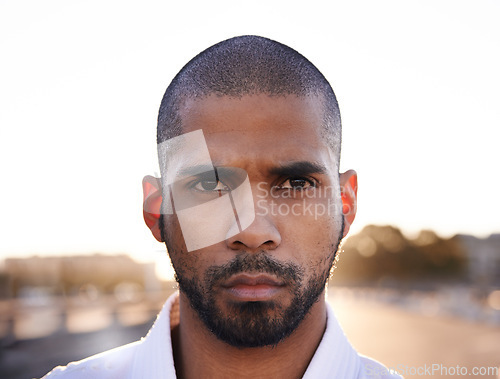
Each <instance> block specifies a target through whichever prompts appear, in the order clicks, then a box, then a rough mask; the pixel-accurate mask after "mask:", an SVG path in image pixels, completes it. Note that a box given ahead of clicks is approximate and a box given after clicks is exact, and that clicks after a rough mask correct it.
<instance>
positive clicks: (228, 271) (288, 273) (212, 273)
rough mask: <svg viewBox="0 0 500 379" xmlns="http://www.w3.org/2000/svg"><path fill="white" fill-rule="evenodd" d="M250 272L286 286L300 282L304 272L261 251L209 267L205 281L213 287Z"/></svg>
mask: <svg viewBox="0 0 500 379" xmlns="http://www.w3.org/2000/svg"><path fill="white" fill-rule="evenodd" d="M252 272H253V273H267V274H271V275H274V276H276V277H277V278H278V279H280V280H282V281H283V282H285V283H286V284H293V283H298V282H301V281H302V278H303V277H304V270H303V269H302V268H301V267H300V266H298V265H296V264H293V263H290V262H280V261H278V260H276V259H274V258H272V257H271V256H269V254H267V253H265V252H264V251H262V252H259V253H255V254H248V253H243V254H239V255H237V256H235V257H234V258H233V259H232V260H231V261H229V262H227V263H225V264H223V265H220V266H210V267H209V268H208V270H207V273H206V279H207V281H208V282H209V283H210V286H213V285H215V284H216V283H219V282H221V281H224V280H227V279H229V278H230V277H231V276H233V275H236V274H240V273H252Z"/></svg>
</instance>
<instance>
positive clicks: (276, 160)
mask: <svg viewBox="0 0 500 379" xmlns="http://www.w3.org/2000/svg"><path fill="white" fill-rule="evenodd" d="M180 115H181V119H182V125H183V132H184V133H189V132H193V131H195V130H199V129H202V130H203V134H204V136H205V140H206V143H207V146H208V150H209V153H210V158H211V161H212V163H213V165H214V167H215V168H216V170H217V168H222V167H224V168H238V169H243V170H245V171H246V173H247V174H248V178H249V181H250V186H251V189H252V196H253V201H254V206H255V219H254V221H253V223H252V224H251V225H250V226H249V227H248V228H246V229H244V230H243V231H242V232H240V233H239V234H236V235H234V236H232V237H229V238H227V239H226V240H224V241H222V242H219V243H216V244H214V245H211V246H208V247H205V248H202V249H199V250H194V251H189V252H188V249H187V248H186V244H185V242H184V239H183V235H182V230H181V227H180V224H179V221H178V218H177V216H176V215H175V214H174V215H171V214H168V215H164V216H163V217H164V230H163V234H164V236H165V241H166V244H167V248H168V251H169V254H170V257H171V260H172V264H173V266H174V269H175V271H176V274H177V279H178V281H179V286H180V290H181V294H182V295H185V296H186V297H187V299H188V300H189V302H190V304H191V306H192V308H193V309H195V311H196V312H197V314H198V315H199V317H200V318H201V319H202V320H203V322H204V323H205V324H206V326H207V327H208V328H209V330H211V331H212V332H213V333H215V335H216V336H217V337H218V338H220V339H222V340H224V341H225V342H227V343H229V344H231V345H233V346H241V347H254V346H266V345H273V344H277V343H278V342H279V341H281V340H282V339H283V338H285V337H287V336H288V335H289V334H291V333H292V332H293V330H294V329H295V328H296V327H297V326H298V325H299V324H300V322H301V321H302V320H303V318H304V317H305V316H306V314H307V312H308V311H309V309H310V307H311V306H312V305H313V304H314V303H315V302H316V301H317V300H318V298H319V296H320V295H321V294H322V293H323V291H324V287H325V283H326V280H327V279H328V276H329V272H330V269H331V266H332V264H333V261H334V258H335V253H336V251H337V248H338V244H339V242H340V238H341V236H342V227H343V219H342V212H341V210H342V205H341V198H340V188H339V175H338V164H337V162H336V157H335V155H334V154H333V153H332V151H331V149H330V147H329V146H328V145H327V144H326V139H325V138H324V126H323V121H322V120H323V107H322V103H321V101H320V99H318V98H316V97H312V96H311V97H296V96H278V97H269V96H267V95H263V94H261V95H252V96H243V97H242V98H230V97H217V96H209V97H206V98H203V99H197V100H195V99H193V100H188V101H187V102H186V103H185V104H184V106H183V107H182V108H181V110H180ZM176 161H177V162H179V161H182V157H179V159H176ZM169 170H170V171H175V170H176V168H175V167H172V164H170V163H169V162H167V165H166V172H167V173H168V172H169ZM217 178H218V179H220V180H221V182H217V180H215V182H214V180H213V179H212V180H207V179H193V180H192V181H191V182H190V183H191V184H190V189H192V190H193V191H194V193H195V195H196V196H213V195H214V194H217V193H218V194H219V195H220V194H221V193H223V192H224V191H228V190H229V187H228V186H227V185H226V183H223V182H222V181H223V179H221V177H217ZM216 196H217V195H216ZM217 221H218V215H217V213H216V212H215V213H214V214H213V215H212V219H211V220H207V222H213V223H217Z"/></svg>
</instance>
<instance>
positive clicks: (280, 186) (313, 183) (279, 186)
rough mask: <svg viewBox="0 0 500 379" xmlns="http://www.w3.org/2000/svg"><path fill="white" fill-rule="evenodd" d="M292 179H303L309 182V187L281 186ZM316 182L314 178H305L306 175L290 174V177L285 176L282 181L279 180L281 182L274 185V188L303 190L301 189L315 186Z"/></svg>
mask: <svg viewBox="0 0 500 379" xmlns="http://www.w3.org/2000/svg"><path fill="white" fill-rule="evenodd" d="M293 180H300V181H305V182H307V183H308V184H309V187H305V188H304V187H293V186H291V185H290V187H286V188H285V187H283V184H284V183H286V182H288V181H293ZM318 184H319V183H318V182H317V181H316V180H314V179H310V178H306V177H303V176H296V177H295V176H292V177H289V178H286V179H285V180H284V181H283V182H281V184H279V185H277V186H275V187H276V188H279V189H295V190H296V189H299V190H300V191H303V190H307V189H309V188H316V187H317V186H318Z"/></svg>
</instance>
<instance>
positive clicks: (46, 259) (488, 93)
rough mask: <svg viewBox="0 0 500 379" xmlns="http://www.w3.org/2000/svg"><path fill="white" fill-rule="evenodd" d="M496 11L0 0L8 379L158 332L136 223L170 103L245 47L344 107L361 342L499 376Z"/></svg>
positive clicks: (455, 4) (387, 5)
mask: <svg viewBox="0 0 500 379" xmlns="http://www.w3.org/2000/svg"><path fill="white" fill-rule="evenodd" d="M499 16H500V3H498V2H497V1H495V0H480V1H476V2H470V1H465V0H437V1H436V0H422V1H405V2H401V1H398V0H381V1H377V2H373V1H369V0H359V1H347V0H342V1H328V2H327V1H311V2H309V3H307V4H306V3H304V2H294V1H274V2H272V3H271V2H264V1H259V0H257V1H254V2H248V3H235V2H230V1H214V2H201V1H200V2H189V3H181V2H175V3H174V2H168V1H159V0H158V1H155V0H146V1H142V2H140V3H139V2H133V1H115V0H109V1H95V0H91V1H80V0H73V1H62V0H60V1H57V0H48V1H44V2H36V1H33V0H19V1H16V2H9V1H0V52H1V53H0V54H1V59H0V167H1V173H2V175H1V179H0V180H1V184H2V185H1V186H0V312H1V313H0V349H1V350H0V377H2V378H4V377H5V378H13V379H14V378H27V377H40V376H42V375H44V374H45V373H46V372H47V371H48V370H50V369H51V368H52V367H53V366H55V365H58V364H66V363H67V362H68V361H71V360H75V359H81V358H84V357H86V356H88V355H90V354H94V353H97V352H100V351H103V350H106V349H108V348H111V347H114V346H118V345H121V344H123V343H126V342H130V341H134V340H136V339H138V338H140V337H141V336H143V335H144V334H145V333H146V332H147V330H148V329H149V326H150V325H151V323H152V322H153V320H154V317H155V315H156V313H157V311H158V310H159V308H160V307H161V305H162V303H163V301H164V299H165V298H166V297H167V296H168V295H169V294H170V293H172V292H173V291H174V290H175V284H174V282H173V279H172V277H173V274H172V269H171V267H170V263H169V260H168V257H167V254H166V253H165V249H164V247H163V246H162V245H161V244H159V243H157V242H155V240H154V239H153V238H152V236H151V235H150V232H149V230H147V228H146V227H145V226H144V224H143V220H142V189H141V181H142V178H143V176H145V175H148V174H153V175H155V174H157V173H158V172H159V169H158V164H157V161H156V142H155V141H156V135H155V126H156V116H157V111H158V106H159V103H160V100H161V97H162V96H163V92H164V91H165V89H166V87H167V86H168V84H169V82H170V80H171V79H172V78H173V77H174V75H175V74H176V73H177V72H178V70H179V69H180V68H181V67H182V66H183V65H184V64H185V63H186V62H187V61H188V60H189V59H191V58H192V57H193V56H194V55H196V54H197V53H198V52H200V51H201V50H203V49H205V48H206V47H208V46H210V45H212V44H214V43H216V42H219V41H220V40H223V39H226V38H229V37H232V36H235V35H241V34H258V35H263V36H266V37H269V38H272V39H276V40H278V41H280V42H283V43H285V44H288V45H290V46H291V47H293V48H295V49H297V50H298V51H300V52H301V53H302V54H304V55H305V56H306V57H307V58H309V59H310V60H311V61H312V62H313V63H314V64H315V65H316V66H317V67H318V68H319V69H320V70H321V71H322V72H323V73H324V74H325V76H326V77H327V78H328V80H329V81H330V83H331V84H332V86H333V88H334V90H335V92H336V94H337V97H338V100H339V103H340V107H341V113H342V118H343V125H344V136H343V147H342V149H343V151H342V168H343V169H344V170H347V169H349V168H354V169H356V170H357V172H358V175H359V192H358V195H359V204H358V215H357V218H356V221H355V223H354V225H353V229H352V232H351V233H350V237H349V238H348V239H347V240H346V241H345V243H344V245H343V250H344V251H343V252H342V254H341V257H340V260H339V262H338V263H337V266H338V269H337V270H336V271H335V272H334V275H333V277H332V279H331V284H330V287H329V292H328V296H329V300H330V301H331V303H332V304H333V305H334V308H335V311H336V312H337V314H338V317H339V319H340V320H341V323H342V325H343V327H344V329H345V331H346V334H347V335H348V337H349V339H350V340H351V341H352V342H353V344H354V346H355V347H356V348H357V349H358V350H359V351H360V352H361V353H364V354H366V355H369V356H372V357H374V358H376V359H379V360H380V361H382V362H383V363H384V364H386V365H387V366H389V367H394V368H396V369H398V370H399V371H400V372H402V373H403V374H404V375H405V376H406V377H408V378H413V377H420V376H421V375H418V373H416V369H417V368H419V367H423V366H424V365H432V364H440V365H443V367H451V366H453V367H456V366H457V365H459V366H463V367H467V368H469V369H472V368H473V367H497V366H499V365H500V343H499V342H498V341H500V220H499V218H498V214H499V212H500V197H499V196H498V195H497V194H498V193H500V175H498V173H497V171H498V170H497V167H496V166H497V165H498V163H499V162H500V150H499V149H498V147H497V144H498V137H499V132H498V130H500V129H499V126H500V111H499V107H498V104H499V103H500V91H498V88H500V72H499V70H498V67H500V50H499V49H498V46H500V24H499V23H498V19H499ZM433 377H437V378H438V377H449V375H448V376H446V375H442V373H438V374H435V375H433ZM483 377H485V378H488V377H490V378H493V377H495V374H494V373H493V371H492V370H490V372H489V373H485V375H484V376H483Z"/></svg>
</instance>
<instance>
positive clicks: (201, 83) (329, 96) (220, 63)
mask: <svg viewBox="0 0 500 379" xmlns="http://www.w3.org/2000/svg"><path fill="white" fill-rule="evenodd" d="M212 94H215V95H217V96H229V97H236V98H238V97H241V96H244V95H254V94H267V95H269V96H285V95H296V96H300V97H302V96H303V97H305V96H310V95H313V96H319V97H320V98H321V99H322V101H323V103H324V109H325V112H324V123H325V138H326V139H327V141H328V143H329V144H330V147H331V148H332V149H333V152H334V153H335V155H336V156H337V162H338V160H339V159H340V144H341V119H340V111H339V107H338V103H337V98H336V97H335V93H334V92H333V89H332V87H331V86H330V83H328V81H327V80H326V78H325V77H324V76H323V74H322V73H321V72H320V71H319V70H318V69H317V68H316V67H315V66H314V65H313V64H312V63H311V62H310V61H309V60H307V59H306V58H305V57H304V56H303V55H301V54H300V53H298V52H297V51H295V50H294V49H292V48H290V47H288V46H286V45H283V44H281V43H279V42H276V41H273V40H270V39H268V38H264V37H258V36H240V37H234V38H230V39H228V40H225V41H222V42H219V43H218V44H216V45H213V46H211V47H209V48H208V49H206V50H204V51H202V52H201V53H199V54H198V55H197V56H196V57H194V58H193V59H191V60H190V61H189V62H188V63H187V64H186V65H185V66H184V67H183V68H182V69H181V70H180V71H179V73H178V74H177V75H176V76H175V78H174V79H173V80H172V82H171V83H170V85H169V86H168V88H167V90H166V92H165V95H164V96H163V99H162V102H161V105H160V110H159V114H158V128H157V143H158V144H160V143H162V142H164V141H166V140H168V139H170V138H173V137H176V136H178V135H180V134H182V120H181V119H180V115H179V110H180V108H181V106H182V104H183V101H184V100H186V99H192V98H203V97H205V96H209V95H212Z"/></svg>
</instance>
